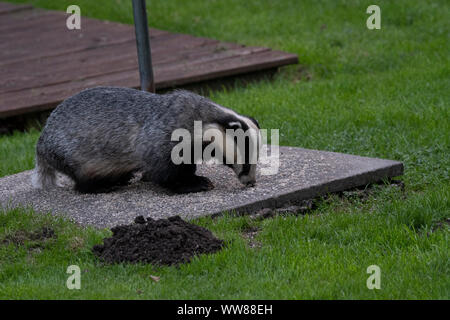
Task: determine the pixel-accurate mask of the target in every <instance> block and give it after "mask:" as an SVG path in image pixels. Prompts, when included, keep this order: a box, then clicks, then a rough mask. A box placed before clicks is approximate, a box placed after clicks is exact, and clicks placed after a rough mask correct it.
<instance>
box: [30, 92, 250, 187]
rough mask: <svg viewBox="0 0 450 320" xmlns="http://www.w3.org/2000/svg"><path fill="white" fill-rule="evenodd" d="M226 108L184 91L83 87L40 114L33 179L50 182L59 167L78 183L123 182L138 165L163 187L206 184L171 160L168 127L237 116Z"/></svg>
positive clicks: (44, 184)
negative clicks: (43, 116) (46, 115)
mask: <svg viewBox="0 0 450 320" xmlns="http://www.w3.org/2000/svg"><path fill="white" fill-rule="evenodd" d="M233 114H234V112H230V110H229V109H226V108H223V107H221V106H219V105H217V104H215V103H213V102H212V101H210V100H209V99H207V98H205V97H202V96H199V95H197V94H194V93H192V92H188V91H181V90H177V91H174V92H172V93H169V94H165V95H159V94H152V93H148V92H143V91H139V90H134V89H128V88H118V87H97V88H92V89H87V90H84V91H82V92H80V93H78V94H76V95H74V96H72V97H70V98H68V99H66V100H65V101H63V102H62V103H61V104H60V105H59V106H58V107H57V108H56V109H55V110H54V111H53V112H52V114H51V115H50V117H49V118H48V120H47V123H46V125H45V127H44V129H43V131H42V134H41V136H40V138H39V141H38V143H37V146H36V168H35V177H34V179H33V185H34V186H35V187H37V188H40V187H44V188H46V187H48V186H51V185H54V184H55V173H56V171H60V172H62V173H64V174H66V175H68V176H70V177H71V178H72V179H73V180H74V181H75V183H76V186H77V188H78V189H79V190H80V191H85V192H98V191H104V190H103V189H104V188H106V189H107V188H108V187H110V186H112V185H119V184H124V183H127V182H128V180H129V179H130V177H131V176H132V174H133V173H135V172H137V171H142V172H143V177H144V179H146V180H149V181H153V182H155V183H158V184H161V185H163V186H166V187H169V188H170V186H171V185H172V184H177V183H178V181H182V180H183V179H184V180H186V179H187V180H192V179H194V180H195V182H193V181H191V182H189V183H191V184H201V185H203V187H201V188H194V189H189V188H188V189H187V190H184V191H181V192H195V191H201V190H206V189H208V188H210V187H211V186H210V185H208V181H206V180H204V179H205V178H202V177H197V176H195V175H194V173H195V165H193V167H192V166H184V165H179V166H176V165H174V164H173V163H172V161H171V158H170V155H171V150H172V148H173V146H174V145H176V144H177V143H178V142H173V141H171V134H172V131H173V130H175V129H178V128H185V129H187V130H189V131H190V132H191V133H192V132H193V128H194V121H202V122H203V123H204V124H205V123H226V122H230V121H242V118H239V116H238V117H236V116H234V115H233ZM238 118H239V119H238ZM245 119H248V118H245ZM241 167H242V166H241ZM235 171H236V170H235ZM251 171H252V172H253V171H254V170H251ZM236 173H237V174H238V172H236ZM250 180H252V181H253V182H254V177H253V178H252V179H250ZM241 181H243V180H241ZM186 183H188V182H186ZM189 183H188V184H189ZM175 191H177V190H175ZM178 191H180V190H178Z"/></svg>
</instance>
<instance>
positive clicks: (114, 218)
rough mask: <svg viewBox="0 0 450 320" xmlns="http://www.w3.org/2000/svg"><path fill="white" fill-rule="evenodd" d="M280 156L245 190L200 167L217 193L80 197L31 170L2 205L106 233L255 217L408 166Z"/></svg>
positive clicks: (6, 192)
mask: <svg viewBox="0 0 450 320" xmlns="http://www.w3.org/2000/svg"><path fill="white" fill-rule="evenodd" d="M279 152H280V153H279V168H278V173H276V174H273V175H262V173H264V172H265V170H266V172H267V170H268V168H269V166H270V164H269V163H268V161H267V159H268V158H267V157H266V158H264V157H263V158H262V159H261V160H262V162H263V163H262V165H261V166H259V169H258V178H257V184H256V186H255V187H250V188H248V187H244V186H242V185H241V184H240V183H239V181H238V180H237V178H236V176H235V174H234V172H233V171H232V170H231V169H229V168H227V167H225V166H223V165H206V164H204V165H200V166H199V170H198V173H199V174H201V175H204V176H207V177H209V178H210V179H211V181H212V182H213V183H214V185H215V189H214V190H211V191H208V192H200V193H194V194H184V195H174V194H170V193H168V192H167V191H166V190H164V189H162V188H160V187H158V186H155V185H153V184H151V183H145V182H141V181H135V182H133V183H132V184H130V185H129V186H126V187H122V188H120V189H117V190H115V191H113V192H110V193H103V194H80V193H78V192H76V191H74V190H73V189H72V188H71V186H70V182H66V186H65V187H63V188H54V189H51V190H35V189H33V188H32V186H31V183H30V178H31V171H25V172H22V173H18V174H15V175H12V176H7V177H4V178H1V179H0V206H1V207H3V208H12V207H15V206H31V207H33V208H34V209H35V210H36V211H38V212H52V213H54V214H59V215H64V216H65V217H68V218H69V219H71V220H73V221H75V222H77V223H80V224H82V225H94V226H96V227H100V228H104V227H113V226H115V225H118V224H128V223H131V222H132V221H133V220H134V218H135V217H136V216H138V215H143V216H145V217H152V218H155V219H159V218H167V217H169V216H173V215H180V216H181V217H183V218H185V219H193V218H196V217H200V216H205V215H218V214H221V213H223V212H227V211H228V212H230V211H232V212H237V213H253V212H256V211H258V210H260V209H263V208H277V207H283V206H285V205H286V204H288V203H291V202H296V201H301V200H306V199H312V198H315V197H318V196H321V195H325V194H328V193H333V192H339V191H343V190H348V189H351V188H355V187H359V186H364V185H367V184H370V183H374V182H378V181H380V180H383V179H386V178H391V177H395V176H399V175H401V174H403V164H402V163H401V162H398V161H392V160H385V159H377V158H367V157H360V156H355V155H349V154H342V153H336V152H327V151H317V150H309V149H302V148H295V147H280V148H279ZM272 165H273V163H272Z"/></svg>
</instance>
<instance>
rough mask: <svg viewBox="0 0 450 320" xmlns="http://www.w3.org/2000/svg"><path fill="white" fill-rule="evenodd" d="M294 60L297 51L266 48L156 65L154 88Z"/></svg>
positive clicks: (212, 77) (270, 66)
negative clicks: (246, 52)
mask: <svg viewBox="0 0 450 320" xmlns="http://www.w3.org/2000/svg"><path fill="white" fill-rule="evenodd" d="M295 63H298V57H297V55H295V54H291V53H286V52H282V51H270V50H269V51H262V52H258V53H253V54H247V55H242V56H239V57H230V58H226V59H222V60H211V61H207V62H198V63H192V64H182V65H179V66H178V67H170V68H166V69H159V68H158V66H155V70H154V71H155V79H157V82H156V88H168V87H174V86H177V85H183V84H187V83H194V82H200V81H206V80H211V79H215V78H221V77H226V76H232V75H236V74H244V73H249V72H254V71H260V70H264V69H271V68H276V67H280V66H284V65H288V64H295Z"/></svg>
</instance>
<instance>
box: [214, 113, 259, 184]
mask: <svg viewBox="0 0 450 320" xmlns="http://www.w3.org/2000/svg"><path fill="white" fill-rule="evenodd" d="M224 109H225V110H226V112H227V115H226V117H225V118H224V119H222V120H221V121H220V123H219V125H220V126H221V127H222V130H224V131H225V141H224V143H223V146H224V150H223V152H222V154H223V157H224V159H223V162H224V164H226V165H227V166H229V167H231V168H232V169H233V171H234V172H235V174H236V175H237V177H238V179H239V181H240V182H241V183H242V184H243V185H246V186H254V185H255V183H256V166H257V163H258V158H259V149H260V147H261V141H262V138H261V133H260V127H259V124H258V122H257V121H256V120H255V119H253V118H250V117H245V116H242V115H239V114H237V113H235V112H234V111H232V110H229V109H226V108H224Z"/></svg>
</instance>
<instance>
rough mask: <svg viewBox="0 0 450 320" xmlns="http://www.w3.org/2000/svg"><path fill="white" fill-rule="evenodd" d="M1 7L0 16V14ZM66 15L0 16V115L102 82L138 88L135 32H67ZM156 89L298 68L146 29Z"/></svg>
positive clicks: (287, 58)
mask: <svg viewBox="0 0 450 320" xmlns="http://www.w3.org/2000/svg"><path fill="white" fill-rule="evenodd" d="M2 8H4V7H2V3H0V12H1V10H2ZM66 17H67V15H66V14H65V13H64V12H58V11H48V10H39V9H33V10H22V11H14V14H8V15H2V18H1V19H0V68H1V70H2V72H1V73H0V118H5V117H8V116H13V115H19V114H24V113H28V112H34V111H41V110H47V109H50V108H53V107H55V106H56V105H57V104H58V103H59V102H60V101H62V100H64V99H65V98H67V97H69V96H71V95H73V94H75V93H77V92H79V91H81V90H83V89H85V88H90V87H95V86H100V85H111V86H124V87H134V88H137V87H139V72H138V67H137V58H136V51H135V35H134V28H133V27H132V26H130V25H124V24H118V23H112V22H107V21H100V20H95V19H89V18H83V20H82V30H73V31H69V30H67V28H66V25H65V22H66ZM150 37H151V38H152V57H153V64H154V73H155V80H156V87H157V88H158V89H162V88H168V87H173V86H177V85H183V84H188V83H193V82H199V81H205V80H210V79H215V78H219V77H226V76H232V75H237V74H243V73H249V72H253V71H260V70H263V69H271V68H276V67H279V66H283V65H286V64H291V63H297V60H298V58H297V56H296V55H293V54H288V53H284V52H280V51H271V50H270V49H268V48H260V47H244V46H242V45H238V44H234V43H221V42H219V41H218V40H214V39H209V38H201V37H193V36H191V35H185V34H175V33H169V32H167V31H162V30H156V29H151V30H150Z"/></svg>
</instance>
